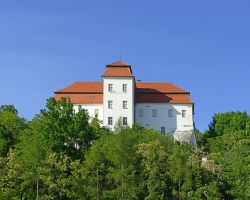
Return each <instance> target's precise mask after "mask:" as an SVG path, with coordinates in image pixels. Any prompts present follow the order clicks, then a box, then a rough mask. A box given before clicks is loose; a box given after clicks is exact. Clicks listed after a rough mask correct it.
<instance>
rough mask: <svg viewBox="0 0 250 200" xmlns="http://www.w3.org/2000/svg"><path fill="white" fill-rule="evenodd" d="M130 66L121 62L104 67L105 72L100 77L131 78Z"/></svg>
mask: <svg viewBox="0 0 250 200" xmlns="http://www.w3.org/2000/svg"><path fill="white" fill-rule="evenodd" d="M133 76H134V75H133V73H132V69H131V66H130V65H129V64H127V63H124V62H122V61H117V62H113V63H111V64H107V65H106V71H105V73H104V74H103V75H102V77H133Z"/></svg>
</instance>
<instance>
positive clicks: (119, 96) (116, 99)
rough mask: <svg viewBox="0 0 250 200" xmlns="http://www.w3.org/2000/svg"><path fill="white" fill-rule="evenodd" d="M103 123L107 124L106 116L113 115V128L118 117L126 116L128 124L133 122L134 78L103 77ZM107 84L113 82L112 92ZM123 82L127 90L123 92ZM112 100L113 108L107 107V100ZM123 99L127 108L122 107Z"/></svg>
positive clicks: (130, 124)
mask: <svg viewBox="0 0 250 200" xmlns="http://www.w3.org/2000/svg"><path fill="white" fill-rule="evenodd" d="M103 83H104V84H103V87H104V88H103V111H104V115H103V125H104V126H108V117H113V126H110V128H112V129H113V127H114V125H115V123H116V122H117V121H118V119H119V118H120V117H127V121H128V125H129V126H132V124H133V123H134V87H135V86H134V78H133V77H104V78H103ZM108 84H113V92H109V91H108ZM123 84H127V92H126V93H125V92H123V91H122V90H123V88H122V86H123ZM109 100H111V101H113V109H109V108H108V101H109ZM123 101H127V102H128V104H127V109H123Z"/></svg>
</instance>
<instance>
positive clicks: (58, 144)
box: [40, 98, 99, 159]
mask: <svg viewBox="0 0 250 200" xmlns="http://www.w3.org/2000/svg"><path fill="white" fill-rule="evenodd" d="M46 107H47V110H45V109H44V110H42V111H41V115H40V118H41V123H42V140H43V144H44V145H45V147H46V149H50V150H51V151H54V152H56V153H65V154H67V155H68V156H70V157H72V158H74V159H79V158H82V157H83V155H84V153H85V151H86V150H87V149H88V148H89V146H90V144H91V142H93V141H94V140H96V139H97V138H98V137H99V134H96V133H95V131H94V130H95V129H94V128H93V127H92V126H90V125H89V116H88V114H87V113H86V112H85V111H84V110H83V109H81V107H79V111H78V112H75V111H74V109H73V104H72V103H71V102H70V101H69V100H68V99H66V98H62V99H61V100H60V101H56V100H55V99H54V98H50V99H48V101H47V106H46Z"/></svg>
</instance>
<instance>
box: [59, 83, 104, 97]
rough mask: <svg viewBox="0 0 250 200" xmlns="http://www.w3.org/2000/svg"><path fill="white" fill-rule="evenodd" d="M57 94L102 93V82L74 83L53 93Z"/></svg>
mask: <svg viewBox="0 0 250 200" xmlns="http://www.w3.org/2000/svg"><path fill="white" fill-rule="evenodd" d="M59 93H103V82H75V83H73V84H71V85H69V86H68V87H66V88H63V89H61V90H57V91H56V92H55V94H59Z"/></svg>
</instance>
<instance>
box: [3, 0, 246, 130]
mask: <svg viewBox="0 0 250 200" xmlns="http://www.w3.org/2000/svg"><path fill="white" fill-rule="evenodd" d="M38 2H39V3H38ZM120 51H121V52H122V60H123V61H124V62H126V63H129V64H131V65H132V67H133V72H134V74H135V76H136V77H137V79H141V80H142V81H145V82H146V81H149V82H150V81H152V82H172V83H175V84H176V85H178V86H180V87H182V88H184V89H186V90H189V91H190V92H191V96H192V99H193V101H194V102H195V122H196V127H197V128H198V129H200V130H202V131H203V130H205V129H207V126H208V124H209V123H210V121H211V119H212V116H213V114H214V113H217V112H226V111H247V112H248V114H249V113H250V1H249V0H245V1H244V0H240V1H235V0H234V1H231V0H209V1H201V0H190V1H187V0H182V1H181V0H174V1H170V0H161V1H160V0H154V1H152V0H126V1H125V0H105V1H102V0H99V1H97V0H91V1H90V0H89V1H87V0H74V1H69V0H68V1H65V0H53V1H52V0H43V1H31V0H30V1H26V0H23V1H20V0H16V1H14V0H8V1H0V75H1V76H0V91H1V93H0V105H2V104H14V105H15V107H16V108H17V109H18V111H19V114H20V115H21V116H23V117H25V118H27V119H32V118H33V116H34V114H36V113H39V111H40V109H41V108H44V107H45V103H46V99H47V98H49V97H51V96H53V92H54V91H55V90H57V89H61V88H63V87H65V86H67V85H69V84H71V83H73V82H75V81H100V80H101V74H102V73H103V72H104V69H105V65H106V64H108V63H111V62H113V61H117V60H119V57H120Z"/></svg>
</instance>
